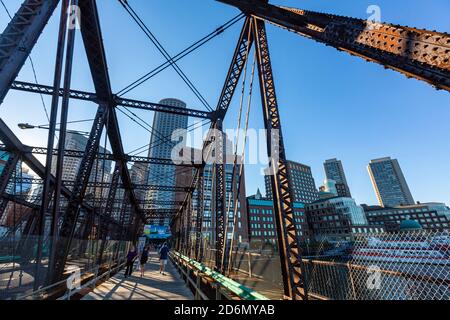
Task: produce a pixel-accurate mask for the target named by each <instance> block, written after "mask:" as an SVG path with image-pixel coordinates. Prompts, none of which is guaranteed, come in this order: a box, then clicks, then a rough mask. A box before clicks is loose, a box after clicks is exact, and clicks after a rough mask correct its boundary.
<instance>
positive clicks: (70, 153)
mask: <svg viewBox="0 0 450 320" xmlns="http://www.w3.org/2000/svg"><path fill="white" fill-rule="evenodd" d="M25 148H26V150H25V151H24V153H28V154H35V155H36V154H37V155H46V154H47V148H44V147H30V146H25ZM0 150H1V151H9V152H13V150H11V149H9V148H8V147H6V146H5V145H1V144H0ZM52 154H53V155H54V156H57V155H58V150H57V149H54V150H53V151H52ZM84 155H85V152H84V151H79V150H64V157H66V158H83V157H84ZM96 159H98V160H106V161H117V160H119V159H118V158H117V156H116V155H114V154H111V153H98V154H97V155H96ZM120 160H124V161H125V162H132V163H143V164H157V165H167V166H180V167H192V168H195V167H198V166H200V164H194V163H175V162H173V161H172V160H171V159H163V158H150V157H141V156H130V155H125V159H120Z"/></svg>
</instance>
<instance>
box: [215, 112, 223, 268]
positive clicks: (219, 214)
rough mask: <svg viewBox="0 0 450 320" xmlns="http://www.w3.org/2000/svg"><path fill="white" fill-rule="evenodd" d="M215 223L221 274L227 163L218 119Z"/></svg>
mask: <svg viewBox="0 0 450 320" xmlns="http://www.w3.org/2000/svg"><path fill="white" fill-rule="evenodd" d="M215 129H216V131H215V139H216V141H215V147H214V152H215V164H214V170H215V179H214V181H215V183H214V190H215V197H214V200H215V204H214V209H215V214H216V217H215V222H216V263H215V269H216V270H217V271H219V272H223V271H224V270H223V264H222V259H223V253H224V245H225V241H226V235H225V212H226V200H225V195H226V173H225V161H226V141H225V140H226V137H225V136H224V134H223V122H222V119H218V120H217V122H216V127H215Z"/></svg>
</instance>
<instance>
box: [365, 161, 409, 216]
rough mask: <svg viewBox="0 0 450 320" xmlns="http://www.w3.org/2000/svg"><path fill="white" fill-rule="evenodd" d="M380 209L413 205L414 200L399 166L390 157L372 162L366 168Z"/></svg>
mask: <svg viewBox="0 0 450 320" xmlns="http://www.w3.org/2000/svg"><path fill="white" fill-rule="evenodd" d="M367 169H368V171H369V175H370V179H371V180H372V184H373V188H374V189H375V192H376V194H377V198H378V202H379V203H380V205H381V206H382V207H395V206H399V205H413V204H414V199H413V197H412V195H411V192H410V191H409V187H408V184H407V183H406V180H405V177H404V175H403V172H402V170H401V169H400V165H399V163H398V161H397V160H396V159H391V158H390V157H387V158H381V159H375V160H372V161H371V162H370V164H369V166H368V167H367Z"/></svg>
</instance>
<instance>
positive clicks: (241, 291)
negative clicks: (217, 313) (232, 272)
mask: <svg viewBox="0 0 450 320" xmlns="http://www.w3.org/2000/svg"><path fill="white" fill-rule="evenodd" d="M173 255H174V256H176V257H177V258H179V259H181V260H184V261H185V262H186V263H188V264H189V265H190V266H191V267H193V268H195V269H197V270H198V271H200V272H202V273H203V274H205V275H206V276H208V277H211V278H212V279H214V281H215V282H216V283H217V284H219V285H220V286H221V287H224V288H225V289H227V290H228V291H230V292H232V293H234V294H235V295H237V296H238V297H239V298H241V299H244V300H268V298H267V297H265V296H263V295H262V294H260V293H258V292H256V291H254V290H252V289H250V288H248V287H246V286H244V285H242V284H240V283H238V282H236V281H234V280H232V279H230V278H227V277H226V276H224V275H223V274H221V273H218V272H216V271H213V270H211V269H210V268H208V267H206V266H204V265H203V264H201V263H199V262H197V261H195V260H192V259H190V258H188V257H186V256H184V255H182V254H180V253H178V252H174V253H173Z"/></svg>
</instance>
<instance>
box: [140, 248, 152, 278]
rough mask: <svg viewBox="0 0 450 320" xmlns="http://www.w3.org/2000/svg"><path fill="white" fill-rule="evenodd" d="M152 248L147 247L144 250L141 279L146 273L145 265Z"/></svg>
mask: <svg viewBox="0 0 450 320" xmlns="http://www.w3.org/2000/svg"><path fill="white" fill-rule="evenodd" d="M149 250H150V248H149V247H148V246H146V247H145V248H144V250H143V251H142V253H141V261H140V262H141V277H143V276H144V272H145V264H146V263H147V261H148V252H149Z"/></svg>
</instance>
